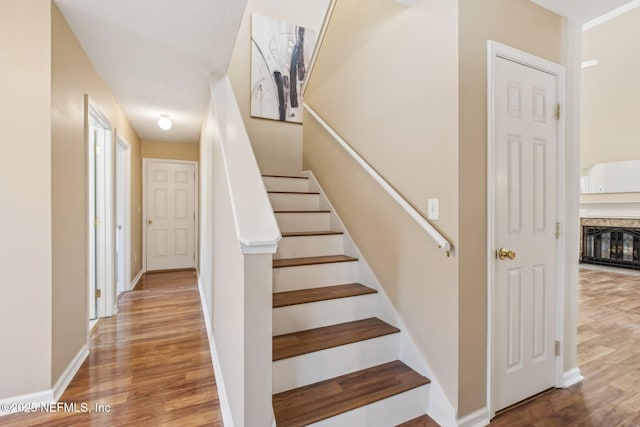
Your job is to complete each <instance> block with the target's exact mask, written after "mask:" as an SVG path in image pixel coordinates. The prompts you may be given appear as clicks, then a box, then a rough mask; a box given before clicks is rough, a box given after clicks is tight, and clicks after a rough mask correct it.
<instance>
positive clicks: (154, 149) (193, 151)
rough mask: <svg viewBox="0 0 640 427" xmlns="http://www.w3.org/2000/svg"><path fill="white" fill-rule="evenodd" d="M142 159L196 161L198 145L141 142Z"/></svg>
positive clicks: (198, 156)
mask: <svg viewBox="0 0 640 427" xmlns="http://www.w3.org/2000/svg"><path fill="white" fill-rule="evenodd" d="M142 158H145V159H170V160H190V161H196V162H197V161H198V159H199V158H200V153H199V147H198V144H193V143H181V142H161V141H147V140H143V141H142Z"/></svg>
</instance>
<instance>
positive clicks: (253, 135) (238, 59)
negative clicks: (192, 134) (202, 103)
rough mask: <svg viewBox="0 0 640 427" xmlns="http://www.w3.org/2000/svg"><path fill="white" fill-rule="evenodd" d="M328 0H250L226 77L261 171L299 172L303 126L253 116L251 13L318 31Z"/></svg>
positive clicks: (276, 172) (300, 167) (274, 172)
mask: <svg viewBox="0 0 640 427" xmlns="http://www.w3.org/2000/svg"><path fill="white" fill-rule="evenodd" d="M328 4H329V0H305V1H303V2H301V1H296V0H249V1H248V2H247V8H246V11H245V15H244V18H243V20H242V25H241V26H240V32H239V34H238V38H237V40H236V46H235V48H234V50H233V55H232V57H231V63H230V65H229V78H230V79H231V83H232V85H233V90H234V92H235V94H236V98H237V100H238V104H239V106H240V111H241V112H242V117H243V119H244V122H245V126H246V128H247V133H248V134H249V138H250V139H251V145H252V146H253V151H254V152H255V155H256V159H257V160H258V166H259V167H260V170H261V171H262V173H273V174H299V173H300V171H301V170H302V126H301V125H299V124H295V123H285V122H279V121H275V120H267V119H257V118H252V117H251V114H250V104H251V98H250V97H251V80H250V79H251V77H250V76H251V13H257V14H260V15H265V16H271V17H274V18H278V19H282V20H284V21H287V22H291V23H294V24H298V25H302V26H304V27H306V28H308V29H310V30H314V31H316V35H317V34H318V33H319V31H320V28H321V26H322V21H323V19H324V15H325V12H326V9H327V6H328Z"/></svg>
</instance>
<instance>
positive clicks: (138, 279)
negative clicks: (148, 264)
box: [129, 270, 144, 291]
mask: <svg viewBox="0 0 640 427" xmlns="http://www.w3.org/2000/svg"><path fill="white" fill-rule="evenodd" d="M143 274H144V272H143V271H142V270H140V271H138V274H136V277H134V278H133V280H132V281H131V283H130V284H129V290H130V291H132V290H134V289H135V287H136V286H137V285H138V282H139V281H140V279H141V278H142V275H143Z"/></svg>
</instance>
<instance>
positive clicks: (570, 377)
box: [562, 366, 584, 388]
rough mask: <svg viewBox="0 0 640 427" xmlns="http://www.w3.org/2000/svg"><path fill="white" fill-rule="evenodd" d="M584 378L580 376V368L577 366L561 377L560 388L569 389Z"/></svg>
mask: <svg viewBox="0 0 640 427" xmlns="http://www.w3.org/2000/svg"><path fill="white" fill-rule="evenodd" d="M583 379H584V377H583V376H582V375H581V374H580V368H578V367H577V366H576V367H575V368H573V369H569V370H568V371H566V372H565V373H564V374H563V375H562V387H563V388H567V387H571V386H572V385H574V384H577V383H579V382H580V381H582V380H583Z"/></svg>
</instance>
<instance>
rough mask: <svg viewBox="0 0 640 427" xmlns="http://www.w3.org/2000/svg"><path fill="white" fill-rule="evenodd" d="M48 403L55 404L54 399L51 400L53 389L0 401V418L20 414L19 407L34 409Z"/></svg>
mask: <svg viewBox="0 0 640 427" xmlns="http://www.w3.org/2000/svg"><path fill="white" fill-rule="evenodd" d="M50 403H55V399H54V398H53V389H51V388H50V389H47V390H42V391H38V392H35V393H29V394H23V395H20V396H14V397H8V398H4V399H0V417H3V416H5V415H9V414H15V413H16V412H22V411H19V409H20V407H21V406H22V407H26V406H31V407H36V406H39V405H46V404H50ZM5 408H6V409H5Z"/></svg>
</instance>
